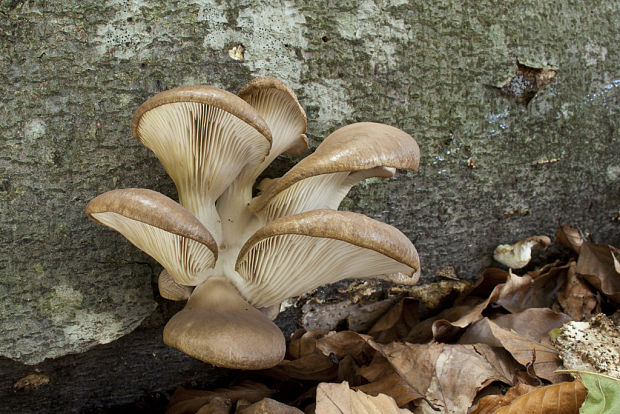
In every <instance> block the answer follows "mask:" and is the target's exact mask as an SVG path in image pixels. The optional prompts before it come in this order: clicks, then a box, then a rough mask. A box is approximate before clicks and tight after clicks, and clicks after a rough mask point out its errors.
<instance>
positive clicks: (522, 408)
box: [167, 226, 620, 414]
mask: <svg viewBox="0 0 620 414" xmlns="http://www.w3.org/2000/svg"><path fill="white" fill-rule="evenodd" d="M545 237H546V236H535V238H528V239H524V240H522V241H521V242H517V243H515V244H514V245H513V246H517V247H518V246H522V245H524V244H525V243H526V241H527V240H529V241H532V240H535V241H538V242H539V244H542V245H543V247H547V246H548V245H549V243H548V241H549V242H550V239H548V238H545ZM547 239H548V240H547ZM541 240H542V242H540V241H541ZM555 242H556V243H558V244H560V245H562V246H564V247H566V248H568V249H569V250H570V252H572V257H570V258H569V259H567V260H562V261H556V262H554V263H550V264H547V265H545V266H543V267H541V268H540V269H537V270H531V271H527V272H525V273H522V274H516V273H515V272H513V269H512V268H511V267H509V268H508V269H507V270H504V269H503V268H490V269H487V270H485V271H484V272H483V274H482V276H481V278H480V279H479V280H478V281H477V282H476V283H474V284H473V285H472V286H471V288H470V289H469V290H468V291H467V292H465V294H463V295H461V297H459V298H458V299H457V300H456V301H455V302H454V303H453V305H452V307H450V308H446V309H442V310H439V311H438V312H436V313H435V314H431V315H429V314H427V312H426V311H425V310H424V309H423V308H424V307H423V306H421V305H420V302H419V301H418V300H416V299H414V298H410V297H404V298H402V299H400V300H399V301H398V302H397V303H396V304H395V305H394V306H393V307H392V308H391V309H389V310H388V311H387V312H386V313H385V314H384V315H383V316H381V317H380V318H379V319H378V320H377V321H376V322H375V323H374V325H372V327H371V328H370V329H369V330H368V331H367V332H365V333H361V332H355V331H352V330H344V331H338V332H336V331H327V330H321V329H318V330H312V331H305V330H303V329H302V330H298V331H297V332H296V333H295V334H293V336H292V337H291V339H290V342H289V345H288V349H287V354H286V358H285V360H284V361H282V362H281V363H280V364H279V365H277V366H276V367H274V368H271V369H269V370H264V371H259V372H240V373H239V375H238V377H237V378H236V379H235V380H233V381H232V382H231V384H230V386H229V387H228V388H221V389H216V390H210V391H199V390H186V389H183V388H179V389H178V390H177V391H176V392H175V394H174V395H173V397H172V398H171V400H170V403H169V406H168V411H167V413H169V414H184V413H241V414H243V413H246V414H248V413H276V414H279V413H280V414H281V413H317V414H325V413H362V414H363V413H416V414H423V413H424V414H425V413H449V414H450V413H455V414H456V413H459V414H460V413H469V414H491V413H496V414H505V413H524V412H538V413H545V414H546V413H553V414H572V413H586V414H588V413H594V412H596V413H612V412H620V411H610V410H618V404H620V402H619V401H620V385H619V383H618V380H617V379H616V378H615V377H613V376H610V375H617V370H613V369H612V370H605V366H602V365H600V364H599V365H597V364H592V363H591V362H592V360H597V358H598V359H601V358H603V359H604V357H606V358H608V360H609V361H611V362H608V363H607V365H613V364H614V361H616V359H614V358H617V357H618V355H620V328H618V326H619V325H618V322H619V321H620V313H616V314H615V315H614V312H615V310H616V309H617V305H618V304H619V303H620V261H619V259H620V250H618V249H617V248H615V247H614V246H610V245H606V244H600V243H598V244H597V243H593V242H591V241H589V240H588V238H587V237H585V236H583V235H582V234H581V233H580V232H579V231H578V230H576V229H573V228H571V227H569V226H562V227H561V228H560V229H559V230H558V231H557V233H556V235H555ZM517 247H515V248H513V249H512V251H516V250H517ZM504 249H508V247H505V248H504ZM527 255H529V252H527ZM521 259H523V257H520V258H519V260H516V261H515V260H513V261H512V262H511V263H513V264H515V263H517V262H518V264H519V266H521V265H522V264H523V263H522V260H521ZM527 260H528V261H529V258H527ZM509 264H510V262H509ZM523 266H525V264H524V265H523ZM523 266H521V267H523ZM515 268H516V267H515ZM526 269H527V268H526ZM605 313H606V314H607V315H610V316H609V318H608V317H607V316H606V315H605ZM601 321H602V322H601ZM574 324H581V325H574ZM584 324H585V325H584ZM575 326H577V327H584V326H587V327H588V328H591V329H595V330H596V329H598V328H600V327H604V328H605V329H606V330H604V331H602V333H601V334H600V335H599V336H597V334H595V333H594V332H589V331H588V332H585V333H581V332H579V333H575V332H576V331H575V329H576V328H575ZM550 333H554V334H553V335H551V334H550ZM592 341H595V342H592ZM596 341H598V342H596ZM580 346H581V348H582V349H585V350H587V352H584V353H580V352H579V351H578V350H579V349H580ZM596 352H598V354H597V353H596ZM618 358H620V357H618ZM617 365H618V364H616V368H617ZM564 368H566V369H569V370H571V369H572V370H573V371H567V370H565V369H564ZM563 369H564V370H563ZM583 369H586V371H579V372H578V371H577V370H583ZM603 374H607V375H603ZM584 401H585V402H584ZM610 407H611V408H610ZM601 410H602V411H601Z"/></svg>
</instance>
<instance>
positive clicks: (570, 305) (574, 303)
mask: <svg viewBox="0 0 620 414" xmlns="http://www.w3.org/2000/svg"><path fill="white" fill-rule="evenodd" d="M575 268H576V263H575V262H574V261H571V262H570V263H569V268H568V272H567V275H566V276H567V280H566V285H565V286H564V287H563V288H562V289H561V290H560V291H559V292H558V303H559V305H560V306H561V307H562V311H563V312H564V313H566V314H567V315H570V317H571V318H572V319H574V320H577V321H583V320H585V319H589V318H591V317H592V316H593V315H594V314H595V313H597V312H600V303H599V300H598V298H597V296H596V294H595V293H594V292H592V290H591V289H590V287H589V286H588V284H586V283H585V282H584V281H583V280H581V278H580V277H579V276H577V272H576V271H575Z"/></svg>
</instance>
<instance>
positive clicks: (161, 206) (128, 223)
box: [86, 188, 217, 285]
mask: <svg viewBox="0 0 620 414" xmlns="http://www.w3.org/2000/svg"><path fill="white" fill-rule="evenodd" d="M86 215H87V216H88V217H89V218H91V219H92V220H94V221H95V222H97V223H100V224H103V225H105V226H107V227H110V228H112V229H114V230H116V231H118V232H119V233H121V234H122V235H123V236H125V237H126V238H127V239H128V240H129V241H130V242H131V243H133V244H134V245H135V246H136V247H138V248H139V249H141V250H143V251H144V252H146V253H148V254H149V255H150V256H152V257H153V258H154V259H155V260H157V261H158V262H159V263H160V264H161V265H162V266H164V267H165V268H166V269H167V270H168V271H169V272H170V275H171V276H172V277H173V279H174V280H175V281H176V282H177V283H180V284H185V285H194V284H197V283H198V282H199V281H201V280H200V278H201V274H202V273H203V272H204V271H205V270H206V269H208V268H211V267H213V266H214V264H215V262H216V260H217V244H216V243H215V240H214V239H213V237H212V236H211V233H209V231H208V230H207V229H206V228H205V227H204V226H203V225H202V223H200V221H199V220H198V219H197V218H196V217H194V215H192V213H190V212H189V211H187V210H186V209H185V208H183V207H182V206H181V205H179V204H178V203H176V202H175V201H174V200H172V199H170V198H168V197H166V196H165V195H163V194H161V193H158V192H156V191H152V190H146V189H143V188H126V189H120V190H112V191H108V192H107V193H103V194H101V195H100V196H98V197H95V198H94V199H92V200H91V201H90V202H89V203H88V205H87V206H86Z"/></svg>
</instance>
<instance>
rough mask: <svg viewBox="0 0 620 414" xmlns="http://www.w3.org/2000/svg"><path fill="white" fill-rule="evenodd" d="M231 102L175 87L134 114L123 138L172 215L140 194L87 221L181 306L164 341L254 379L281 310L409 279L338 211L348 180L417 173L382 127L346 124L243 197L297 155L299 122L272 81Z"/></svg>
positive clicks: (367, 227)
mask: <svg viewBox="0 0 620 414" xmlns="http://www.w3.org/2000/svg"><path fill="white" fill-rule="evenodd" d="M240 96H241V98H239V97H236V96H234V95H231V94H229V93H227V92H224V91H220V90H218V89H215V88H209V87H204V86H200V87H184V88H177V89H173V90H171V91H168V92H163V93H161V94H158V95H155V96H154V97H153V98H151V99H149V100H148V101H147V102H145V103H144V104H143V105H142V106H141V107H140V108H139V109H138V111H137V112H136V114H135V116H134V119H133V124H132V128H133V131H134V136H135V137H136V138H137V139H138V140H140V141H141V142H143V143H144V144H145V145H146V146H147V147H149V148H151V149H152V150H153V152H155V154H156V155H157V156H158V158H159V159H160V160H161V162H162V164H163V165H164V168H165V169H166V171H168V173H169V174H170V175H171V177H172V178H173V181H174V182H175V184H176V185H177V188H178V190H179V199H180V204H178V203H176V202H175V201H173V200H171V199H169V198H168V197H165V196H164V195H162V194H159V193H156V192H154V191H150V190H142V189H126V190H114V191H110V192H108V193H105V194H103V195H101V196H99V197H97V198H95V199H93V200H92V201H91V202H90V203H89V205H88V206H87V209H86V212H87V215H88V216H89V217H90V218H92V219H93V220H95V221H97V222H99V223H101V224H104V225H106V226H108V227H111V228H113V229H115V230H117V231H119V232H120V233H122V234H123V235H124V236H125V237H127V238H128V239H129V240H130V241H131V242H132V243H133V244H135V245H136V246H137V247H139V248H140V249H142V250H144V251H145V252H146V253H148V254H150V255H151V256H152V257H153V258H155V259H156V260H157V261H158V262H159V263H161V264H162V266H164V268H165V269H164V271H162V273H161V274H160V278H159V282H158V283H159V286H160V292H161V294H162V296H164V297H168V298H170V299H173V300H184V299H186V298H189V299H188V301H187V304H186V306H185V308H184V309H183V310H182V311H181V312H179V313H177V314H176V315H174V316H173V317H172V318H171V319H170V321H168V323H167V324H166V327H165V328H164V342H165V343H167V344H168V345H171V346H173V347H176V348H178V349H180V350H181V351H183V352H185V353H187V354H189V355H191V356H193V357H195V358H198V359H200V360H202V361H205V362H209V363H212V364H216V365H219V366H224V367H229V368H242V369H263V368H268V367H271V366H273V365H275V364H277V363H278V362H279V361H280V360H282V358H283V357H284V352H285V340H284V337H283V335H282V332H281V331H280V330H279V329H278V327H277V326H276V325H275V324H274V323H273V322H272V321H271V319H270V317H273V316H274V312H273V310H274V309H277V305H278V304H279V303H280V302H282V301H283V300H285V299H287V298H289V297H291V296H296V295H300V294H302V293H304V292H307V291H309V290H311V289H313V288H316V287H318V286H320V285H322V284H325V283H332V282H336V281H338V280H342V279H347V278H367V277H382V278H385V279H388V280H392V281H397V282H399V283H415V282H416V281H417V279H418V276H419V268H420V266H419V258H418V254H417V251H416V249H415V247H414V246H413V244H412V243H411V241H409V239H408V238H407V237H406V236H405V235H404V234H402V233H401V232H400V231H399V230H397V229H396V228H394V227H392V226H390V225H388V224H385V223H381V222H379V221H376V220H373V219H370V218H368V217H366V216H364V215H362V214H358V213H353V212H345V211H337V210H336V209H337V208H338V205H339V204H340V202H341V200H342V199H343V198H344V197H345V196H346V193H347V192H348V190H349V189H350V188H351V187H352V186H353V185H354V184H356V183H357V182H359V181H360V180H363V179H365V178H368V177H391V176H393V175H394V173H395V171H396V169H397V168H400V169H409V170H415V169H417V167H418V163H419V148H418V145H417V143H416V142H415V140H414V139H413V138H412V137H411V136H409V135H408V134H406V133H405V132H403V131H401V130H399V129H397V128H394V127H390V126H387V125H382V124H376V123H368V122H364V123H358V124H353V125H349V126H347V127H343V128H341V129H339V130H337V131H335V132H334V133H333V134H331V135H330V136H329V137H327V138H326V139H325V140H324V141H323V143H322V144H321V145H319V147H318V148H317V150H316V151H315V153H314V154H312V155H310V156H308V157H306V158H305V159H304V160H302V161H301V162H300V163H299V164H298V165H297V166H295V167H294V168H293V169H291V171H289V172H288V173H287V174H285V175H284V176H283V177H281V178H279V179H275V180H265V181H263V182H262V183H261V185H260V189H261V194H260V195H259V196H257V197H255V198H254V199H252V186H253V185H254V182H255V180H256V178H257V177H258V176H259V174H260V173H261V172H262V171H263V170H264V168H266V167H267V165H268V164H269V163H270V162H271V161H273V159H275V157H277V156H278V155H280V154H282V153H297V152H299V151H303V150H305V149H307V139H306V137H305V128H306V117H305V113H304V111H303V109H302V108H301V106H300V105H299V103H298V101H297V98H296V97H295V95H294V93H293V92H292V91H291V90H290V88H288V87H287V86H286V85H284V84H283V83H282V82H280V81H278V80H275V79H272V78H260V79H256V80H253V81H251V82H250V83H249V84H248V85H246V86H245V87H244V88H242V89H241V91H240ZM231 148H233V149H234V151H233V150H232V149H231ZM268 316H270V317H268Z"/></svg>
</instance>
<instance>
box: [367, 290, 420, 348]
mask: <svg viewBox="0 0 620 414" xmlns="http://www.w3.org/2000/svg"><path fill="white" fill-rule="evenodd" d="M419 304H420V302H419V301H418V300H417V299H413V298H403V299H401V300H400V301H398V303H397V304H396V305H394V306H392V307H391V308H390V310H388V311H387V312H386V313H385V314H384V315H383V316H381V318H379V320H378V321H377V322H375V324H374V325H373V326H372V328H370V330H369V331H368V334H369V335H371V336H372V337H373V338H375V341H377V342H379V343H383V344H385V343H389V342H394V341H400V340H402V339H404V338H405V337H406V336H407V335H408V334H409V332H410V331H411V329H412V328H413V327H414V326H415V325H416V324H417V323H418V322H419V317H418V308H419Z"/></svg>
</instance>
